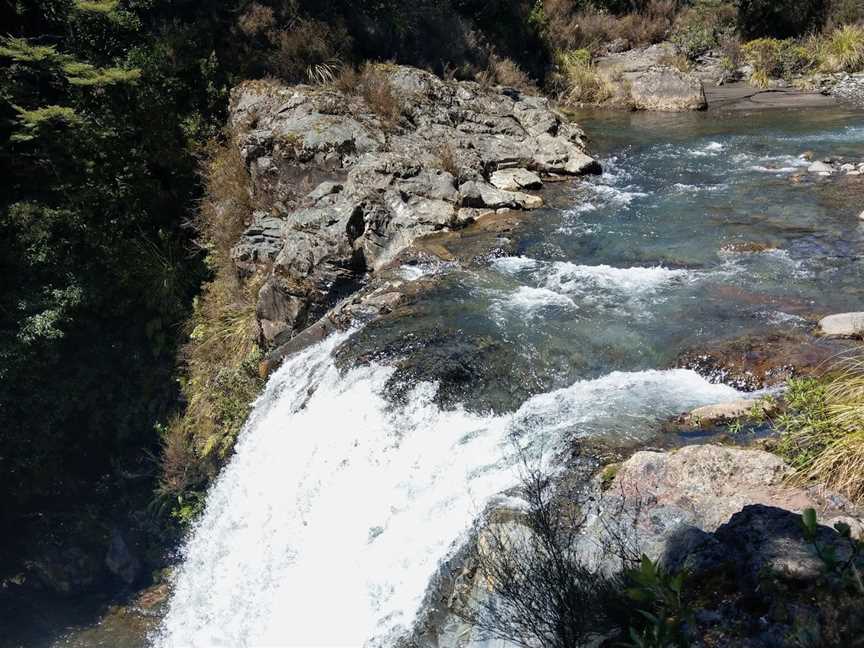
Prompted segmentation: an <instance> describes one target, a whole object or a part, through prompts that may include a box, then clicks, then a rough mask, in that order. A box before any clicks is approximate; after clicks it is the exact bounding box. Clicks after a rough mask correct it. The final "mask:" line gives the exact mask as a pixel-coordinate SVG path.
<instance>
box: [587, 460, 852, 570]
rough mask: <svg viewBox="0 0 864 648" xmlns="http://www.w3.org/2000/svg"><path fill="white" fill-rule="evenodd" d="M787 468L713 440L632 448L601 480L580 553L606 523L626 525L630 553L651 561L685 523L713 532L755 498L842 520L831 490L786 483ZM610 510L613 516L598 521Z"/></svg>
mask: <svg viewBox="0 0 864 648" xmlns="http://www.w3.org/2000/svg"><path fill="white" fill-rule="evenodd" d="M790 473H791V468H789V466H787V465H786V464H785V463H784V462H783V460H782V459H780V458H779V457H778V456H776V455H773V454H770V453H768V452H765V451H763V450H755V449H744V448H730V447H723V446H714V445H701V446H687V447H684V448H681V449H680V450H677V451H674V452H652V451H643V452H637V453H636V454H634V455H633V456H632V457H630V459H628V460H627V461H625V462H624V463H623V464H621V467H620V469H619V470H618V472H617V474H616V475H615V478H614V479H613V480H612V482H611V483H609V484H608V487H607V489H606V492H605V494H604V496H603V501H602V503H601V506H600V510H601V513H600V515H599V516H598V521H597V522H595V523H594V525H593V526H592V527H590V528H589V530H588V533H587V535H586V552H587V551H588V549H589V547H590V545H591V544H592V543H597V542H598V538H599V535H600V534H602V533H603V530H604V529H606V528H608V527H609V525H614V526H616V527H619V528H621V529H627V533H628V534H629V535H630V537H632V539H633V542H634V544H635V546H636V547H637V551H638V552H639V553H645V554H647V555H648V556H650V557H651V558H654V559H657V558H660V557H661V556H662V555H663V552H664V551H665V550H666V547H667V543H668V540H669V539H670V538H672V537H673V535H674V534H676V533H679V532H680V531H681V530H682V529H684V528H686V527H695V528H698V529H700V530H701V531H703V532H712V531H715V530H716V529H717V528H718V527H719V526H720V525H721V524H724V523H725V522H727V521H728V520H729V519H730V518H731V517H732V516H733V515H734V514H735V513H737V512H738V511H740V510H741V509H743V508H744V507H745V506H750V505H753V504H761V505H764V506H771V507H778V508H781V509H786V510H790V511H796V512H801V511H802V510H803V509H805V508H814V509H816V510H817V511H818V512H819V515H820V519H822V520H824V521H825V523H826V524H834V523H835V522H837V521H847V522H849V521H850V520H851V521H852V522H853V524H854V525H855V530H856V531H857V532H860V531H862V530H864V526H862V525H861V523H860V522H858V521H856V520H853V519H852V518H851V517H850V514H853V515H854V514H855V513H857V511H856V509H855V508H854V507H853V506H852V505H851V504H850V503H849V502H848V501H847V500H846V499H845V498H842V497H840V496H839V495H836V494H833V493H831V492H828V491H825V490H823V489H818V488H815V487H814V488H802V487H798V486H792V485H790V484H788V483H787V478H788V477H789V475H790ZM612 515H614V519H606V517H607V516H612Z"/></svg>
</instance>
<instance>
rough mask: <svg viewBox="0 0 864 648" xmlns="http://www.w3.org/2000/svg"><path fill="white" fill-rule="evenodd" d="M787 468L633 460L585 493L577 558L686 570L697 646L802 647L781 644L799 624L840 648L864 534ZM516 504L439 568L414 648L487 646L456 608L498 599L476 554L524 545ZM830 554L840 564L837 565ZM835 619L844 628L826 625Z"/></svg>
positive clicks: (850, 510) (854, 608)
mask: <svg viewBox="0 0 864 648" xmlns="http://www.w3.org/2000/svg"><path fill="white" fill-rule="evenodd" d="M605 472H607V471H604V473H605ZM613 472H614V471H613ZM789 472H790V468H789V467H788V466H787V465H786V464H784V463H783V461H782V460H781V459H779V458H778V457H776V456H774V455H772V454H769V453H767V452H764V451H761V450H752V449H743V448H728V447H719V446H712V445H703V446H689V447H685V448H682V449H680V450H677V451H673V452H665V453H664V452H648V451H645V452H637V453H636V454H634V455H633V456H632V457H631V458H630V459H628V460H627V461H625V462H623V463H622V464H620V465H619V466H618V467H617V472H616V473H615V474H614V477H612V478H611V479H597V480H596V482H595V484H594V485H593V486H592V487H590V488H589V489H588V492H587V493H585V494H583V495H581V496H580V498H579V499H580V506H581V507H582V509H583V510H584V511H585V512H588V517H587V522H586V523H585V524H584V526H583V527H582V528H581V530H580V533H579V536H578V538H577V540H576V543H577V544H576V547H577V551H578V553H579V554H580V555H581V558H580V559H581V560H584V562H585V563H586V564H588V565H589V566H590V567H591V568H593V569H599V570H600V571H601V572H602V571H606V572H607V573H613V572H617V571H618V570H619V569H620V568H621V564H622V563H621V556H622V555H624V554H628V555H630V556H639V555H640V554H645V555H647V556H648V557H649V558H651V559H652V560H655V561H659V563H660V564H661V566H662V567H663V568H664V569H666V570H668V571H669V572H672V573H680V572H684V573H686V574H687V575H688V577H687V579H686V581H685V586H684V596H685V597H686V599H687V602H688V605H689V606H691V608H692V610H693V613H694V614H693V619H692V621H691V622H690V623H689V624H688V629H689V632H690V635H691V638H692V639H693V640H694V641H693V644H692V645H694V646H751V647H753V648H757V647H758V648H768V647H774V646H789V645H796V644H795V643H794V642H791V643H790V642H787V641H786V640H785V639H786V638H787V637H789V636H791V632H792V631H793V630H794V629H795V628H796V622H797V620H798V619H800V620H801V621H803V622H805V623H807V624H810V625H812V626H813V628H808V631H809V630H814V631H815V635H814V636H816V637H820V638H821V639H826V640H828V641H829V643H821V644H812V645H843V644H842V643H831V641H832V640H835V641H842V640H843V639H844V638H846V637H848V636H858V632H859V631H860V630H861V629H862V623H864V616H862V613H864V601H861V599H860V597H859V595H858V594H857V593H856V592H855V591H854V587H853V588H851V589H850V588H849V587H847V586H845V585H843V580H844V578H846V579H848V578H849V577H851V570H847V571H849V573H846V574H844V573H843V572H842V569H841V568H838V567H837V565H849V564H852V563H851V561H853V560H854V561H855V564H856V565H857V566H858V568H859V569H860V568H861V567H864V556H860V555H858V554H856V548H855V544H854V543H853V542H852V541H851V538H856V537H859V536H860V534H861V533H862V531H864V525H862V521H861V518H860V516H859V513H860V512H859V510H858V509H856V508H855V507H854V506H853V505H852V504H850V503H849V502H848V501H847V500H845V499H844V498H842V497H840V496H838V495H836V494H833V493H831V492H827V491H824V490H822V489H819V488H815V487H814V488H799V487H796V486H791V485H788V484H787V483H786V477H787V476H788V475H789ZM565 481H566V480H565ZM564 488H565V490H566V491H567V492H568V493H569V492H570V489H569V487H567V486H566V485H565V486H564ZM520 502H521V501H520V500H513V499H512V498H503V497H502V498H501V502H500V504H498V505H497V506H494V507H493V509H492V511H491V512H487V516H486V522H485V525H484V526H482V527H481V528H480V529H479V530H478V531H477V536H476V538H475V540H473V541H472V545H470V546H468V547H465V548H463V549H462V550H461V551H460V552H458V553H457V554H455V555H454V556H453V558H452V559H451V560H450V561H449V563H448V564H446V565H443V566H442V569H441V573H439V574H438V576H437V577H436V579H437V582H438V584H439V588H438V589H434V590H431V591H430V593H429V596H428V597H427V601H426V603H425V606H424V610H423V613H424V614H423V615H421V620H420V624H419V625H418V627H417V628H416V630H415V633H414V634H413V636H412V637H411V641H409V642H407V643H406V645H410V646H422V647H424V648H425V647H426V646H440V645H461V646H471V645H485V644H483V639H482V638H480V637H478V636H477V632H476V630H475V629H474V628H472V627H471V626H470V625H469V624H467V623H466V622H465V621H463V620H462V619H461V618H460V617H459V615H458V614H454V613H453V612H451V611H448V610H453V609H456V610H458V609H459V608H460V606H464V605H466V604H468V603H469V602H470V601H478V600H484V597H488V596H489V595H490V589H489V586H488V583H487V581H486V580H485V578H486V577H485V576H484V575H483V574H482V573H481V569H482V568H481V567H479V566H478V562H477V560H476V558H473V557H472V556H473V554H472V551H476V549H472V548H471V547H473V546H475V545H476V546H480V545H482V544H483V542H484V540H483V537H484V534H486V533H493V534H495V535H496V536H497V537H499V538H504V539H505V540H506V542H504V543H503V544H502V542H501V541H498V542H497V543H496V545H495V546H508V544H507V543H508V542H510V541H511V540H512V541H514V542H515V543H516V545H515V546H525V545H524V543H523V544H521V545H520V544H519V542H520V538H524V536H525V534H527V533H529V531H528V527H526V526H525V517H524V516H525V509H524V506H523V507H520ZM806 508H814V509H815V510H816V512H817V521H818V524H816V525H815V527H814V528H812V529H811V532H809V533H810V535H808V532H807V531H805V529H804V525H803V524H802V517H801V515H800V512H801V511H802V510H803V509H806ZM834 525H836V528H832V527H833V526H834ZM619 554H620V555H619ZM826 556H828V557H830V559H833V560H835V563H833V567H832V566H830V565H828V563H827V562H826V558H825V557H826ZM493 595H494V594H493ZM835 612H837V613H838V614H837V617H838V618H840V619H842V620H841V622H840V623H837V624H835V625H834V626H828V627H826V626H825V625H820V624H824V623H825V621H826V620H827V621H829V623H830V621H831V619H832V615H834V613H835ZM621 630H622V631H626V628H622V629H621ZM709 638H710V639H709ZM500 645H502V646H505V647H506V648H510V646H511V645H514V644H509V643H507V642H502V643H501V644H500Z"/></svg>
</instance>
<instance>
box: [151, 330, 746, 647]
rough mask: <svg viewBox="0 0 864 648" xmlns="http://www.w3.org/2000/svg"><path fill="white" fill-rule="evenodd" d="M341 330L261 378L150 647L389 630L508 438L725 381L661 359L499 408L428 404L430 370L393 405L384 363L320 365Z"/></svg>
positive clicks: (502, 456)
mask: <svg viewBox="0 0 864 648" xmlns="http://www.w3.org/2000/svg"><path fill="white" fill-rule="evenodd" d="M347 335H348V334H341V335H337V336H333V337H331V338H329V339H328V340H325V341H324V342H322V343H320V344H318V345H317V346H315V347H313V348H310V349H308V350H306V351H304V352H303V353H301V354H299V355H297V356H295V357H293V358H291V359H290V360H289V361H288V362H286V363H285V364H284V365H283V366H282V368H281V369H279V371H278V372H276V373H275V374H274V375H273V377H272V378H271V380H270V382H269V384H268V386H267V389H266V391H265V393H264V394H263V395H262V397H261V398H260V399H259V401H258V402H257V403H256V405H255V409H254V412H253V414H252V416H251V417H250V420H249V422H248V423H247V425H246V427H245V429H244V431H243V433H242V435H241V438H240V440H239V442H238V445H237V452H236V455H235V456H234V457H233V459H232V460H231V462H230V464H229V465H228V466H227V467H226V468H225V470H224V471H223V473H222V475H221V476H220V477H219V479H218V480H217V482H216V483H215V485H214V486H213V487H212V489H211V491H210V493H209V495H208V498H207V505H206V510H205V513H204V514H203V516H202V518H201V520H200V521H199V522H198V524H197V525H196V527H195V529H194V531H193V532H192V534H191V536H190V538H189V540H188V542H187V544H186V547H185V549H184V561H183V564H182V567H181V568H180V570H179V574H178V576H177V580H176V588H175V590H174V594H173V597H172V599H171V602H170V609H169V612H168V614H167V616H166V618H165V619H164V622H163V624H162V626H161V628H160V630H159V631H158V633H157V635H156V636H155V637H154V638H153V643H154V645H155V646H157V647H159V648H179V647H181V646H184V647H185V646H195V647H199V646H200V647H204V646H207V647H210V646H231V647H237V646H276V645H278V646H362V645H364V644H368V643H369V642H370V640H373V639H377V640H383V641H382V642H383V643H384V644H388V643H390V639H392V638H393V637H395V636H397V635H398V634H399V633H401V632H403V631H405V630H406V629H408V628H410V627H411V624H412V621H413V619H414V617H415V614H416V612H417V610H418V607H419V605H420V603H421V600H422V598H423V595H424V592H425V590H426V588H427V585H428V584H429V581H430V579H431V577H432V576H433V574H434V573H435V571H436V568H437V566H438V565H439V564H440V562H441V561H442V560H443V559H445V558H446V557H447V556H448V555H449V554H450V553H451V552H452V551H454V550H455V549H456V548H457V547H458V546H459V542H460V540H463V539H464V537H465V534H466V533H467V532H468V530H469V528H470V526H471V524H472V522H473V520H474V518H475V516H476V515H477V514H478V513H479V512H480V511H481V510H482V509H483V507H484V504H485V503H486V502H487V501H488V500H489V499H490V498H491V497H493V496H495V495H496V494H498V493H500V492H501V491H502V490H504V489H507V488H509V487H511V486H512V485H514V484H515V483H516V481H517V474H518V469H517V466H516V465H515V464H516V462H515V461H514V457H513V455H514V445H513V438H514V437H516V438H519V439H520V443H521V444H524V445H531V444H533V445H535V446H542V447H543V448H554V447H555V446H556V445H557V446H559V447H561V446H562V445H563V444H565V443H567V442H568V441H569V440H571V439H572V438H573V437H574V436H578V435H580V434H592V433H597V432H600V431H606V432H610V431H611V432H612V433H615V434H624V435H633V436H638V435H639V433H640V431H641V432H642V433H643V434H644V431H645V430H646V429H649V428H650V426H649V425H645V423H647V422H649V421H655V420H657V419H659V418H662V417H664V416H669V415H672V414H675V413H678V412H680V411H683V410H686V409H688V408H692V407H695V406H699V405H704V404H707V403H712V402H717V401H720V400H724V399H729V398H730V397H735V396H737V392H735V391H734V390H733V389H731V388H730V387H726V386H722V385H711V384H709V383H707V382H706V381H705V380H703V379H702V378H701V377H699V376H698V375H697V374H695V373H693V372H690V371H685V370H668V371H643V372H634V373H618V372H616V373H612V374H609V375H607V376H604V377H603V378H600V379H597V380H591V381H584V382H577V383H575V384H574V385H572V386H571V387H568V388H566V389H561V390H558V391H554V392H550V393H547V394H542V395H539V396H536V397H534V398H531V399H530V400H528V401H527V402H526V403H525V404H524V405H523V406H522V407H521V408H520V409H519V410H518V411H517V412H515V413H513V414H510V415H506V416H483V415H479V414H472V413H468V412H465V411H462V410H455V411H442V410H440V409H439V408H438V407H437V406H435V405H434V404H433V402H432V398H433V396H434V393H435V386H434V385H431V384H428V383H425V384H420V385H418V386H417V387H416V388H415V389H414V391H413V393H412V394H411V395H410V397H409V398H408V400H407V403H408V404H407V405H406V406H404V407H394V406H391V405H388V403H387V401H386V400H385V398H384V397H383V395H382V394H383V390H384V385H385V382H386V381H387V378H388V377H389V376H390V375H391V372H392V370H391V369H389V368H386V367H382V366H377V365H372V366H367V367H360V368H356V369H352V370H350V371H348V372H346V373H344V374H342V375H340V372H339V371H338V370H337V369H336V367H335V366H334V363H333V360H332V358H331V352H332V350H333V349H334V348H335V347H336V346H337V345H338V344H339V343H341V342H343V341H344V340H345V339H346V338H347Z"/></svg>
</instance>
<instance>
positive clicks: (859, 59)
mask: <svg viewBox="0 0 864 648" xmlns="http://www.w3.org/2000/svg"><path fill="white" fill-rule="evenodd" d="M819 56H820V58H821V59H822V67H823V69H825V70H826V71H828V72H858V71H860V70H861V69H862V68H864V27H862V26H860V25H846V26H845V27H841V28H840V29H835V30H834V31H833V32H831V33H830V34H828V35H827V36H826V37H824V38H823V39H821V41H820V43H819Z"/></svg>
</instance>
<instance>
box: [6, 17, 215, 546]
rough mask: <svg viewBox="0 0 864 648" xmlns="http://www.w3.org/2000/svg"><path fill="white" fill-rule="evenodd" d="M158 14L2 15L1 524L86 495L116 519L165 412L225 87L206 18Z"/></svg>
mask: <svg viewBox="0 0 864 648" xmlns="http://www.w3.org/2000/svg"><path fill="white" fill-rule="evenodd" d="M188 6H189V8H192V7H195V6H196V3H188ZM158 9H159V7H158V5H157V3H152V2H149V1H146V0H145V1H141V2H129V3H126V4H124V5H122V6H121V5H120V4H119V3H118V2H116V1H112V0H105V1H99V2H72V1H70V0H53V1H51V2H43V3H32V4H31V3H19V4H16V5H12V6H9V5H6V6H4V17H3V18H4V19H3V24H4V26H5V27H6V30H7V32H9V33H11V35H10V36H8V37H6V38H4V39H3V40H2V42H0V59H2V65H3V74H2V78H0V130H2V136H0V139H2V141H3V147H2V150H0V159H2V164H3V169H4V182H3V187H2V194H0V266H2V272H3V276H4V289H3V291H2V293H0V329H2V331H0V430H2V434H3V443H2V448H3V450H2V457H0V484H2V485H0V488H2V492H4V494H5V498H4V506H3V508H2V510H3V519H2V520H0V524H3V525H4V528H11V527H12V526H13V525H14V526H15V527H16V528H19V529H20V528H21V524H22V522H24V521H28V520H30V519H31V517H32V516H33V515H34V514H35V513H37V512H39V513H43V512H46V511H48V512H70V513H71V512H72V511H73V510H74V509H75V508H76V507H77V506H78V505H79V504H80V502H81V500H91V501H92V496H91V493H92V492H93V489H94V488H97V487H98V488H101V489H102V490H107V491H112V497H113V498H114V499H115V500H116V501H117V504H118V505H119V506H122V500H123V497H122V494H123V489H125V487H126V486H130V487H133V488H137V484H139V483H142V482H146V481H147V480H146V478H145V479H143V480H129V479H126V478H125V477H124V478H121V475H123V476H128V475H137V476H141V475H144V476H146V475H147V474H152V473H153V472H154V466H153V465H152V464H153V462H152V460H151V459H150V457H152V456H153V455H154V454H156V453H158V449H159V448H158V437H157V436H156V435H155V433H154V425H155V423H156V422H157V421H158V420H159V419H160V418H162V417H164V416H165V415H166V413H167V411H168V409H169V408H170V407H171V406H172V404H173V401H174V391H175V385H174V381H173V380H172V373H173V369H174V366H175V357H176V347H177V342H178V337H179V332H180V323H181V322H182V321H183V320H184V319H185V317H186V316H187V313H188V309H189V304H190V300H191V297H192V295H193V294H194V291H195V290H196V289H197V284H198V283H199V282H200V279H201V278H202V276H203V274H202V266H201V264H200V261H199V260H197V259H196V257H195V255H194V254H193V253H192V248H191V245H190V241H189V235H188V233H187V231H186V230H184V228H183V224H184V222H185V220H186V218H187V214H188V212H189V210H190V208H191V207H192V206H193V205H194V203H195V200H196V196H197V182H196V179H195V178H196V172H195V169H196V162H195V159H194V156H193V148H192V146H191V145H190V143H191V142H194V141H196V140H198V139H200V138H202V137H203V136H205V135H206V133H207V124H210V123H214V122H215V121H217V120H218V119H220V118H221V114H220V112H221V110H222V109H223V108H222V107H223V105H224V95H225V90H224V88H225V87H227V84H226V81H225V80H224V79H220V78H219V77H218V69H217V67H216V66H215V65H213V63H212V61H211V60H210V59H209V56H210V53H211V52H212V51H213V49H214V44H213V43H212V41H210V40H209V38H205V35H206V34H207V33H208V32H207V30H206V29H203V28H202V26H201V25H199V24H197V21H198V20H199V19H200V18H201V16H196V15H195V13H196V12H195V11H191V10H190V11H188V14H186V15H184V13H183V12H181V11H177V10H175V11H173V12H172V15H171V16H170V21H169V17H168V16H167V15H160V11H159V10H158ZM193 30H194V34H195V37H194V38H191V37H190V34H191V33H192V31H193ZM156 31H159V32H160V33H161V38H160V39H158V40H156V39H153V38H152V34H153V33H154V32H156ZM118 487H123V489H121V490H119V491H116V490H113V489H115V488H118ZM17 537H19V538H21V539H22V540H23V539H24V538H25V537H26V536H25V534H19V535H18V536H17ZM7 539H9V538H8V536H7ZM4 555H8V554H7V553H6V552H4Z"/></svg>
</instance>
